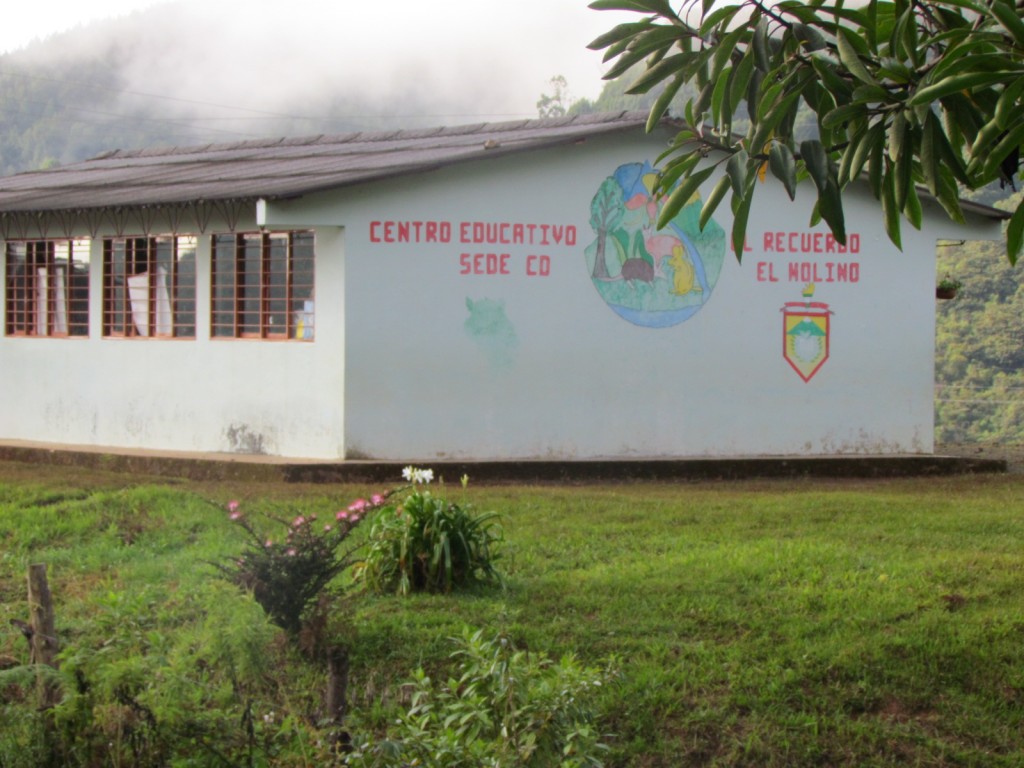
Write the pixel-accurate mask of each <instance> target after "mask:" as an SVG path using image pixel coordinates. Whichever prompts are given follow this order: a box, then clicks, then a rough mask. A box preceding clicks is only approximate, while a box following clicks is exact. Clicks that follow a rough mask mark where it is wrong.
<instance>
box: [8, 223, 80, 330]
mask: <svg viewBox="0 0 1024 768" xmlns="http://www.w3.org/2000/svg"><path fill="white" fill-rule="evenodd" d="M90 247H91V243H90V242H89V240H86V239H46V240H8V241H7V244H6V249H5V250H6V254H5V257H6V283H7V286H6V294H5V302H4V331H5V333H6V334H7V335H8V336H31V337H37V338H86V337H88V336H89V252H90ZM42 303H45V307H43V306H41V304H42Z"/></svg>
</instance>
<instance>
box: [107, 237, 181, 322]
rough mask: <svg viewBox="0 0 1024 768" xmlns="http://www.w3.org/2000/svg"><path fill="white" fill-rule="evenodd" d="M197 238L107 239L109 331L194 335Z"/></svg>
mask: <svg viewBox="0 0 1024 768" xmlns="http://www.w3.org/2000/svg"><path fill="white" fill-rule="evenodd" d="M196 242H197V241H196V238H195V237H192V236H185V235H182V236H166V237H127V238H111V239H108V240H104V241H103V335H104V336H119V337H138V338H165V339H166V338H175V339H194V338H195V336H196Z"/></svg>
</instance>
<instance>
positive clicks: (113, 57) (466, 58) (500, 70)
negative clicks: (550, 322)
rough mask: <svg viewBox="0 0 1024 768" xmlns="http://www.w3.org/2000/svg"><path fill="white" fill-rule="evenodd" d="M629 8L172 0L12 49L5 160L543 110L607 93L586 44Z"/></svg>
mask: <svg viewBox="0 0 1024 768" xmlns="http://www.w3.org/2000/svg"><path fill="white" fill-rule="evenodd" d="M363 7H372V9H373V10H372V11H364V10H361V9H362V8H363ZM439 8H440V9H442V10H441V11H439V10H438V9H439ZM357 9H358V10H357ZM442 13H443V14H445V15H444V16H443V17H442V16H441V15H440V14H442ZM621 18H622V16H621V15H619V16H618V17H616V15H615V14H607V13H598V12H596V11H591V10H589V9H587V8H586V5H585V2H584V0H580V2H578V3H577V2H576V1H575V0H517V2H515V3H508V2H495V0H448V2H446V3H444V4H438V3H429V2H422V0H392V2H389V3H387V4H386V5H385V4H382V5H379V6H378V5H373V6H369V5H368V4H358V5H357V4H355V3H351V2H349V1H348V0H341V1H340V2H338V3H335V4H333V5H331V6H329V7H327V8H325V5H324V4H323V3H320V2H313V1H312V0H293V2H290V3H288V4H286V5H285V6H276V7H272V6H269V5H266V4H262V3H247V4H242V3H236V2H219V3H218V2H209V1H208V2H197V1H196V0H177V1H176V2H168V3H164V4H161V5H157V6H154V7H151V8H149V9H146V10H144V11H138V12H135V13H133V14H131V15H128V16H125V17H121V18H118V19H113V20H109V21H104V22H97V23H93V24H90V25H87V26H81V27H78V28H76V29H74V30H71V31H69V32H65V33H61V34H57V35H53V36H51V37H49V38H46V39H45V40H42V41H40V42H36V43H33V44H32V45H29V46H28V47H26V48H24V49H21V50H18V51H15V52H13V53H9V54H5V55H3V56H0V115H2V117H0V165H2V171H3V172H4V173H10V172H12V171H16V170H25V169H31V168H36V167H40V166H44V165H47V164H52V163H67V162H71V161H74V160H79V159H82V158H84V157H88V156H91V155H94V154H97V153H98V152H102V151H105V150H107V149H112V148H136V147H140V146H150V145H166V144H174V145H184V144H196V143H205V142H221V141H234V140H240V139H247V138H254V137H267V136H282V135H310V134H320V133H343V132H346V131H351V130H367V129H371V130H372V129H378V128H390V127H418V126H424V125H454V124H462V123H473V122H481V121H494V120H506V119H514V118H521V117H534V116H536V114H537V111H536V102H537V99H538V98H539V97H540V95H541V94H542V93H543V92H545V90H546V89H547V88H548V84H549V80H550V79H551V78H552V77H553V76H555V75H564V76H565V77H566V79H567V80H568V82H569V86H570V92H571V94H572V95H574V96H587V97H590V98H594V97H596V96H597V94H598V92H599V90H600V74H601V69H602V66H601V57H600V54H598V53H594V52H591V51H587V50H586V44H587V42H589V41H590V40H591V39H592V38H593V37H595V36H597V35H598V34H600V33H601V32H603V31H605V30H606V29H608V28H610V27H611V26H614V24H615V23H616V21H617V20H621Z"/></svg>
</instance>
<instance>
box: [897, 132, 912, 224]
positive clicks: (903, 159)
mask: <svg viewBox="0 0 1024 768" xmlns="http://www.w3.org/2000/svg"><path fill="white" fill-rule="evenodd" d="M912 136H913V126H911V125H910V124H909V123H905V124H904V126H903V141H902V142H900V143H901V145H902V147H903V150H902V151H901V152H900V153H899V154H898V155H897V156H896V157H895V158H894V162H895V174H896V190H895V192H896V206H897V207H898V208H899V209H900V210H901V211H902V210H903V209H904V208H905V207H906V203H907V196H908V195H909V194H910V189H911V187H912V186H913V181H914V180H913V170H914V151H913V139H912Z"/></svg>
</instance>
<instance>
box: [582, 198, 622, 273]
mask: <svg viewBox="0 0 1024 768" xmlns="http://www.w3.org/2000/svg"><path fill="white" fill-rule="evenodd" d="M621 221H622V187H620V186H619V185H618V183H616V181H615V179H613V178H607V179H605V180H604V183H603V184H602V185H601V189H599V190H598V192H597V194H596V195H595V196H594V199H593V200H592V201H591V203H590V226H592V227H593V228H594V231H595V232H596V233H597V256H596V258H595V259H594V271H593V277H594V278H595V279H598V280H603V279H607V278H608V277H609V272H608V262H607V261H606V259H607V248H608V235H609V233H611V232H613V231H614V230H615V228H616V227H618V226H619V224H620V223H621Z"/></svg>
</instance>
